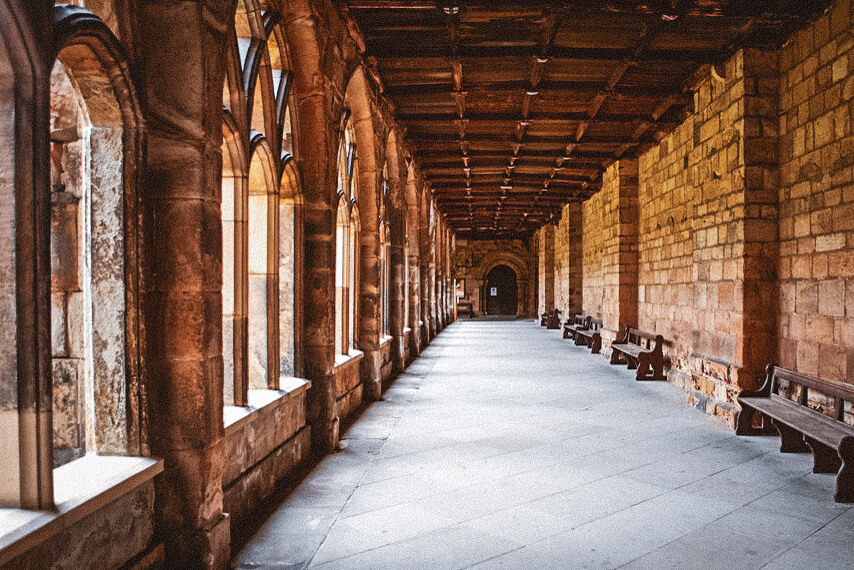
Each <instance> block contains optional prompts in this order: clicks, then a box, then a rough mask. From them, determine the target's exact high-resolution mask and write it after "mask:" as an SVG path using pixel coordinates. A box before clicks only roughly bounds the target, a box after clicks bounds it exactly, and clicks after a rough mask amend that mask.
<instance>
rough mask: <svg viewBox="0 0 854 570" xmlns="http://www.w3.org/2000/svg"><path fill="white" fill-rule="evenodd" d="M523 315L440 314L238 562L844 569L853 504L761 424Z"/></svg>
mask: <svg viewBox="0 0 854 570" xmlns="http://www.w3.org/2000/svg"><path fill="white" fill-rule="evenodd" d="M685 401H686V398H685V393H684V392H682V391H681V390H680V389H679V388H677V387H675V386H673V385H671V384H668V383H639V382H635V380H634V379H633V374H632V373H631V372H630V371H627V370H626V369H625V367H618V366H613V367H612V366H610V365H609V364H608V363H607V361H606V360H605V359H604V358H602V357H597V356H591V355H590V354H589V353H588V352H587V351H586V350H583V349H581V348H578V347H575V346H572V345H571V343H570V342H569V341H566V340H562V339H561V338H560V334H559V332H558V331H547V330H546V329H544V328H541V327H540V326H538V325H537V324H536V323H534V321H533V320H528V321H513V322H496V321H492V322H485V321H462V322H457V323H455V324H453V325H451V326H450V327H448V328H447V329H446V330H445V331H444V332H443V333H442V334H441V335H440V336H439V337H438V338H436V339H435V340H434V341H433V343H432V344H431V345H430V347H429V348H428V349H427V350H426V351H425V352H424V354H423V355H422V357H421V358H420V359H419V360H418V361H416V362H415V363H413V365H412V366H411V367H410V368H409V369H408V371H407V373H406V374H404V375H402V376H401V377H399V378H398V379H397V380H396V382H395V383H394V385H393V386H392V387H391V388H390V389H389V390H388V392H387V393H386V396H385V401H383V402H379V403H376V404H374V405H373V406H371V407H370V408H369V409H368V410H367V411H366V412H365V413H364V414H363V416H362V417H361V418H360V419H359V421H358V422H357V423H356V424H355V425H354V426H353V427H351V428H350V430H349V431H348V432H347V433H346V434H345V435H344V439H343V441H342V446H343V447H344V449H343V451H341V452H340V453H336V454H334V455H331V456H329V457H327V458H326V459H325V460H324V461H323V462H322V463H320V464H319V465H318V466H317V467H316V468H315V469H314V470H313V472H312V473H311V474H310V475H309V477H308V478H307V479H306V480H305V481H304V482H303V483H302V484H301V485H300V486H299V487H298V488H297V489H296V490H295V491H294V492H293V493H292V494H291V495H290V496H289V497H288V498H287V499H286V500H285V502H284V503H283V504H282V505H281V506H280V507H279V508H278V510H276V511H275V512H274V514H273V515H272V516H271V517H270V518H269V519H268V520H267V521H266V522H265V523H264V524H263V526H262V527H261V528H260V530H259V531H258V532H257V533H256V534H255V536H254V537H253V538H252V539H251V540H250V541H249V543H248V544H247V545H246V546H245V547H244V548H243V550H242V551H240V552H239V553H238V554H237V555H236V557H235V561H234V563H235V566H236V567H237V568H277V569H283V568H307V567H311V568H322V569H333V568H341V569H347V570H355V569H361V568H374V569H383V568H389V569H395V570H397V569H405V568H413V569H430V570H432V569H441V568H449V569H452V568H477V569H492V568H520V569H529V570H534V569H544V568H560V569H567V568H655V569H658V568H725V569H728V570H734V569H742V568H775V569H781V568H792V569H804V568H822V569H825V570H826V569H830V568H851V567H852V565H854V509H852V508H850V507H849V506H846V505H840V504H837V503H834V502H833V498H832V496H833V488H834V478H833V476H831V475H814V474H812V473H811V458H810V456H809V455H803V454H798V455H793V454H786V455H784V454H781V453H779V452H778V451H777V445H778V441H777V439H776V438H771V437H751V438H748V437H736V436H735V435H734V434H733V432H732V430H730V429H729V428H727V427H726V426H724V425H722V424H720V423H718V422H717V421H715V420H714V419H713V418H711V417H709V416H706V415H704V414H702V413H700V412H698V411H696V410H693V409H691V408H688V407H686V404H685Z"/></svg>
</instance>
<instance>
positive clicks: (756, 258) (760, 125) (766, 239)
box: [738, 50, 780, 390]
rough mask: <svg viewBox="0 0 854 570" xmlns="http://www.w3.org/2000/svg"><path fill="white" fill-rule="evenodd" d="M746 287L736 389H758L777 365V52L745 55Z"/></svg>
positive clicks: (754, 52)
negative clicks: (770, 366) (771, 364)
mask: <svg viewBox="0 0 854 570" xmlns="http://www.w3.org/2000/svg"><path fill="white" fill-rule="evenodd" d="M743 58H744V60H743V69H744V76H745V82H744V169H745V170H744V172H745V176H744V204H745V207H744V269H743V275H744V283H743V284H742V295H743V311H744V314H743V326H744V331H743V339H744V340H743V347H742V366H743V368H742V369H741V371H740V373H739V379H738V384H739V387H740V388H742V389H747V390H751V389H755V388H758V386H759V384H760V383H761V381H762V379H763V377H764V369H765V365H766V364H767V363H769V362H778V359H777V349H776V348H777V321H778V307H779V281H778V279H777V262H778V258H779V250H780V247H779V241H778V184H779V174H778V173H779V167H778V146H777V135H778V105H777V100H778V99H777V87H778V71H777V68H778V65H777V53H776V52H773V53H763V52H760V51H757V50H744V54H743Z"/></svg>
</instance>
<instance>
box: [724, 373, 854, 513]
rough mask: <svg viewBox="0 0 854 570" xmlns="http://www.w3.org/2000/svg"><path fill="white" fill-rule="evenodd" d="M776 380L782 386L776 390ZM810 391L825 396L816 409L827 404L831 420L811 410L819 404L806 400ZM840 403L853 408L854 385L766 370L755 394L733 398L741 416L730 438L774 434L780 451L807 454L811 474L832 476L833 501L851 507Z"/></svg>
mask: <svg viewBox="0 0 854 570" xmlns="http://www.w3.org/2000/svg"><path fill="white" fill-rule="evenodd" d="M781 380H782V381H784V382H785V385H781ZM815 392H820V393H821V394H824V395H825V396H827V397H828V398H827V399H826V400H824V401H822V403H821V405H827V402H832V405H829V406H827V407H828V409H829V410H830V411H831V412H832V414H833V415H832V416H830V415H827V414H825V413H823V412H822V411H821V410H818V409H815V406H817V405H819V404H818V403H817V402H815V401H812V402H811V401H810V399H809V397H810V396H811V395H812V396H815V395H816V394H815ZM787 396H788V397H787ZM845 402H848V403H849V405H850V406H854V386H852V385H850V384H845V383H843V382H837V381H834V380H822V379H820V378H814V377H812V376H806V375H804V374H800V373H798V372H794V371H792V370H788V369H786V368H781V367H779V366H774V365H769V366H768V367H767V369H766V376H765V383H764V384H763V385H762V387H761V388H760V389H759V390H756V391H743V392H742V393H741V394H740V395H739V396H738V403H739V404H740V405H741V412H740V413H739V414H738V418H737V419H736V427H735V433H736V434H738V435H766V434H769V433H779V434H780V451H781V452H783V453H799V452H808V451H812V454H813V472H814V473H838V475H837V476H836V495H835V497H834V499H835V500H836V502H838V503H852V502H854V426H851V425H849V424H847V423H845V422H844V418H845ZM851 409H852V408H850V407H849V410H851ZM757 423H759V424H760V425H759V426H757V425H756V424H757ZM769 424H770V425H769ZM772 426H773V427H772Z"/></svg>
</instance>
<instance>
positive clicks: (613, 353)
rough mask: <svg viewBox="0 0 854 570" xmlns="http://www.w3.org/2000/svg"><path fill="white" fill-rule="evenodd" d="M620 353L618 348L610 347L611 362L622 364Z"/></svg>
mask: <svg viewBox="0 0 854 570" xmlns="http://www.w3.org/2000/svg"><path fill="white" fill-rule="evenodd" d="M621 354H622V353H621V352H620V351H618V350H615V349H614V347H613V346H612V347H611V364H622V363H621V362H620V355H621Z"/></svg>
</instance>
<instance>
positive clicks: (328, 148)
mask: <svg viewBox="0 0 854 570" xmlns="http://www.w3.org/2000/svg"><path fill="white" fill-rule="evenodd" d="M303 9H305V12H304V13H301V14H294V15H293V16H292V17H291V18H290V19H288V20H287V31H288V39H289V40H290V45H291V46H293V49H294V59H295V61H300V62H303V65H299V66H297V67H296V69H295V71H294V93H295V97H296V106H297V112H298V116H299V118H300V133H302V135H301V137H300V144H301V151H302V152H301V153H300V154H301V159H300V174H301V176H302V179H301V181H302V190H303V207H302V211H301V213H302V223H303V228H302V237H303V241H302V245H303V255H302V262H303V272H302V285H301V289H302V309H303V314H302V326H303V330H302V339H303V342H302V354H301V358H302V369H303V374H304V375H305V377H306V378H307V379H309V380H311V390H309V392H308V395H307V396H308V410H307V420H308V423H309V425H310V426H311V439H312V448H313V451H314V452H315V453H318V454H321V453H326V452H329V451H331V450H333V449H335V448H336V447H337V446H338V429H339V419H338V416H337V414H336V411H335V379H334V377H333V374H332V371H333V368H334V365H335V228H336V220H335V204H336V203H337V196H336V190H337V185H336V180H335V176H336V174H337V165H336V159H337V155H338V136H337V133H338V126H339V125H338V119H339V117H337V116H336V114H335V113H334V112H333V111H334V109H337V108H338V105H335V104H333V102H334V101H335V92H336V91H335V88H334V85H332V84H331V82H330V81H329V80H328V79H327V78H326V77H325V76H324V75H323V71H322V70H321V69H319V68H318V65H319V63H320V55H319V48H318V43H319V38H324V40H325V38H326V37H328V33H327V31H326V30H323V29H318V20H317V19H316V18H314V16H312V15H311V13H310V12H309V11H308V8H307V7H303ZM333 200H334V201H333Z"/></svg>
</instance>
